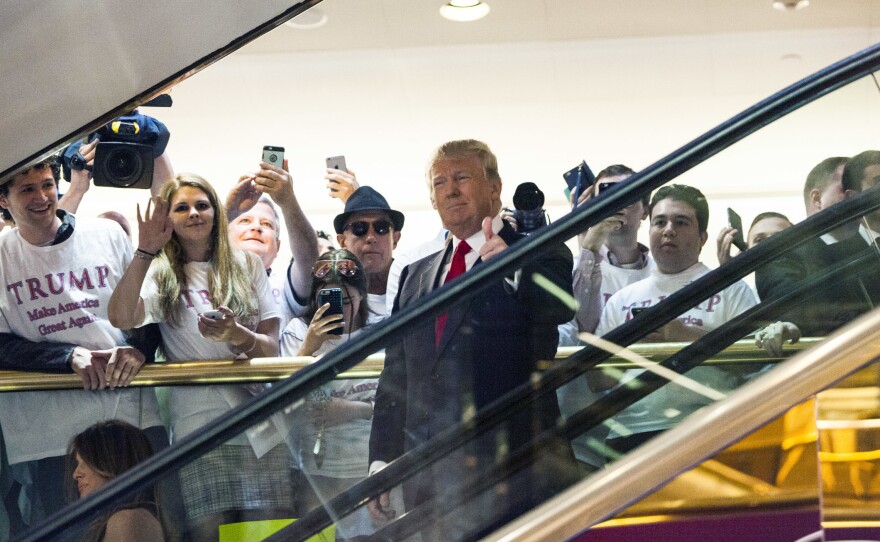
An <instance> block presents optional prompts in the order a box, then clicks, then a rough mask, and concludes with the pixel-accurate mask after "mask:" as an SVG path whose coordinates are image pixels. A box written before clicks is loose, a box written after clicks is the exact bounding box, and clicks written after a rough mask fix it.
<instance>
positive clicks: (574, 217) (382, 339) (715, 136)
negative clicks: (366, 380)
mask: <svg viewBox="0 0 880 542" xmlns="http://www.w3.org/2000/svg"><path fill="white" fill-rule="evenodd" d="M878 64H880V45H875V46H873V47H870V48H868V49H865V50H863V51H861V52H859V53H856V54H854V55H852V56H850V57H848V58H846V59H844V60H841V61H840V62H837V63H835V64H833V65H832V66H829V67H828V68H825V69H823V70H821V71H819V72H817V73H816V74H813V75H811V76H809V77H807V78H805V79H803V80H801V81H799V82H797V83H795V84H794V85H791V86H790V87H788V88H786V89H784V90H782V91H780V92H778V93H776V94H774V95H773V96H771V97H770V98H767V99H766V100H763V101H762V102H759V103H758V104H756V105H755V106H752V107H751V108H749V109H747V110H746V111H744V112H742V113H740V114H739V115H737V116H735V117H733V118H732V119H730V120H728V121H727V122H725V123H723V124H721V125H720V126H718V127H716V128H715V129H713V130H711V131H709V132H707V133H706V134H704V135H702V136H700V137H698V138H697V139H695V140H694V141H692V142H690V143H688V144H686V145H685V146H683V147H682V148H680V149H679V150H677V151H675V152H673V153H672V154H670V155H669V156H667V157H665V158H663V159H661V160H659V161H657V162H655V163H654V164H652V165H651V166H648V167H647V168H645V169H644V170H643V171H641V172H639V173H637V174H635V175H633V176H632V177H631V180H630V181H629V182H627V183H626V184H625V186H623V187H621V188H620V189H617V190H613V191H609V192H608V193H607V194H605V195H603V196H600V197H598V198H596V200H595V201H594V202H593V203H591V205H589V206H586V207H584V208H581V209H578V210H577V211H576V212H572V213H569V214H568V215H566V216H564V217H562V218H561V219H559V220H558V221H557V222H555V223H553V224H551V225H550V226H548V227H546V228H543V229H542V230H539V231H537V232H535V233H534V234H532V236H530V238H528V239H525V240H523V241H521V242H519V243H517V244H516V245H514V246H511V247H510V248H509V249H508V250H505V251H504V252H502V253H500V254H499V255H497V256H495V257H493V258H492V260H490V261H487V262H486V263H485V264H483V265H480V266H478V268H475V269H473V270H471V271H470V272H468V273H466V274H465V275H463V276H462V277H461V278H459V280H457V281H455V282H453V283H451V284H450V285H448V286H445V287H443V288H440V289H438V290H436V291H435V292H433V293H432V294H430V295H429V296H426V297H425V298H424V299H423V300H422V302H421V303H420V304H419V305H418V306H412V307H409V308H407V309H405V310H403V311H401V312H400V313H399V314H398V315H396V316H395V317H393V318H389V319H387V320H385V321H384V322H382V323H380V324H377V325H376V326H375V328H374V330H373V331H372V333H369V334H364V335H361V336H360V337H358V338H357V339H354V340H352V341H349V342H347V343H345V344H344V345H341V346H340V347H339V348H337V349H335V350H333V351H332V352H330V353H329V354H327V356H325V358H324V359H323V360H321V361H320V362H318V363H315V364H314V365H311V366H309V367H306V368H305V369H303V370H302V371H300V372H298V373H297V374H295V375H293V376H292V377H290V379H288V380H287V381H285V382H282V383H279V384H278V385H277V386H275V387H274V388H273V389H272V390H270V391H268V392H267V393H265V394H263V395H261V396H258V397H255V398H254V400H252V401H250V402H249V403H246V404H243V405H241V406H239V407H237V408H235V409H233V410H232V411H230V412H229V413H228V414H227V415H226V416H224V417H222V418H219V419H217V420H214V421H212V422H211V423H209V424H207V425H206V426H205V427H203V428H202V429H200V430H199V431H196V432H194V433H193V434H191V435H189V436H187V437H186V438H184V439H181V441H180V442H178V443H177V444H176V445H175V446H173V447H171V448H168V449H166V450H164V451H162V452H160V453H158V454H156V455H155V456H153V457H152V458H150V459H149V460H147V461H146V462H144V463H143V464H141V465H139V468H138V469H137V470H136V471H132V472H130V473H127V474H125V475H123V476H121V477H119V478H118V479H116V480H114V481H113V482H111V483H110V484H108V486H107V487H106V488H105V489H104V490H103V491H101V492H98V493H96V494H94V495H92V496H90V497H89V498H87V499H83V500H82V501H81V502H79V503H77V504H76V505H75V506H72V507H70V508H67V509H64V510H61V511H59V512H58V513H56V514H54V515H53V516H51V517H50V518H48V520H47V521H46V522H45V523H44V524H42V525H41V526H38V527H36V528H34V529H32V530H31V531H29V532H28V533H25V535H24V538H22V540H38V539H40V538H41V537H47V536H51V535H52V534H55V533H58V532H61V531H62V530H63V529H64V527H65V525H69V524H70V523H72V522H73V521H76V520H82V519H85V518H86V517H92V516H94V515H96V514H97V513H98V512H99V510H100V509H102V508H103V507H107V506H111V505H112V503H114V502H118V499H120V498H123V497H125V496H127V495H131V494H134V493H135V492H137V491H138V488H139V487H140V486H142V485H146V484H148V483H149V481H150V480H151V479H153V478H155V477H157V476H160V475H163V474H167V473H168V472H169V471H171V470H176V469H177V468H180V467H181V466H183V465H185V464H187V463H188V462H190V461H192V460H193V459H195V458H196V457H198V456H200V455H201V454H203V453H205V452H207V451H209V450H210V449H212V448H213V447H214V446H216V445H219V444H220V443H222V442H224V441H226V440H228V439H229V438H231V437H233V436H235V435H237V434H240V433H241V432H243V431H244V430H245V429H247V428H248V427H250V426H252V425H253V424H254V423H257V422H259V421H261V420H264V419H266V418H268V417H269V416H270V415H272V414H273V413H274V412H276V411H278V410H280V409H281V408H283V407H284V406H286V405H287V404H289V403H290V402H292V401H297V400H300V399H303V398H304V397H305V395H306V394H307V393H308V392H309V390H311V389H314V388H315V387H317V386H320V385H322V384H324V383H326V382H329V381H330V380H331V379H332V378H333V376H334V375H335V374H337V373H339V372H343V371H345V370H348V369H349V368H350V367H352V366H354V365H356V364H357V363H358V362H359V360H360V359H363V358H364V357H366V356H368V355H369V354H371V353H372V352H374V351H376V350H377V349H379V348H381V347H384V346H386V345H387V344H388V343H389V342H391V341H392V340H393V338H394V337H396V336H399V335H398V334H400V333H405V332H406V330H407V329H408V328H409V326H410V325H411V324H412V323H413V322H415V321H416V320H420V319H423V318H430V317H432V316H436V315H437V314H439V313H440V312H441V311H444V310H448V309H449V307H451V306H453V305H454V304H455V302H456V301H458V302H462V301H464V299H466V298H467V297H470V296H473V295H474V294H475V293H477V292H478V291H481V290H483V289H485V288H488V287H489V286H490V285H491V283H492V282H493V281H494V280H495V277H498V276H506V275H509V274H512V273H513V272H514V271H515V270H516V269H519V268H521V267H522V266H523V265H524V264H525V263H527V262H528V261H531V260H533V259H536V258H538V257H540V256H541V255H542V254H543V253H544V252H546V251H547V250H548V248H549V247H550V246H551V244H553V243H562V242H564V241H565V240H567V239H569V238H571V237H573V236H574V235H576V234H577V233H578V232H580V231H582V230H584V229H585V228H587V227H589V226H592V225H594V224H596V223H598V222H599V221H600V220H603V219H604V218H606V217H608V216H611V215H612V214H614V213H615V212H616V210H617V209H619V208H622V207H625V206H627V205H629V204H631V203H634V202H635V201H637V200H639V199H641V197H642V196H643V194H646V193H649V192H650V191H652V190H654V189H656V188H657V187H659V186H661V185H662V184H664V183H666V182H668V181H669V180H670V179H673V178H675V177H677V176H678V175H680V174H681V173H683V172H685V171H687V170H688V169H690V168H692V167H694V166H696V165H697V164H698V163H700V162H702V161H704V160H706V159H707V158H709V157H711V156H713V155H715V154H717V153H718V152H720V151H721V150H723V149H725V148H727V147H729V146H730V145H733V144H734V143H736V142H737V141H739V140H740V139H742V138H743V137H745V136H747V135H749V134H751V133H753V132H754V131H756V130H758V129H760V128H761V127H763V126H765V125H767V124H769V123H771V122H773V121H775V120H776V119H778V118H780V117H782V116H784V115H786V114H787V113H789V112H791V111H793V110H796V109H797V108H799V107H801V106H803V105H805V104H807V103H810V102H811V101H813V100H815V99H818V98H819V97H821V96H824V95H825V94H828V93H829V92H832V91H833V90H835V89H837V88H839V87H841V86H843V85H845V84H847V83H849V82H851V81H852V80H855V79H857V78H858V77H861V76H863V75H865V74H866V73H869V72H870V71H872V69H874V68H875V67H876V66H877V65H878ZM843 203H848V202H843ZM770 240H772V238H771V239H769V240H768V241H770ZM768 241H764V243H767V242H768ZM764 243H762V245H763V244H764ZM757 248H760V246H759V247H757ZM747 257H748V251H747V252H746V253H743V254H742V255H740V256H738V257H737V259H740V260H741V261H742V260H747V259H748V258H747ZM743 263H745V262H743ZM752 263H754V262H752ZM733 264H734V265H731V267H736V265H735V264H736V262H735V261H734V262H733ZM726 267H727V266H726ZM737 271H739V269H737ZM669 299H672V298H671V297H670V298H669ZM657 308H659V305H658V307H657ZM670 319H671V317H670ZM542 393H543V392H542ZM398 461H399V460H398ZM396 462H397V461H396ZM396 462H395V463H396ZM390 468H391V466H389V468H388V469H385V470H386V471H387V470H389V469H390ZM383 472H384V471H383ZM380 474H381V473H380Z"/></svg>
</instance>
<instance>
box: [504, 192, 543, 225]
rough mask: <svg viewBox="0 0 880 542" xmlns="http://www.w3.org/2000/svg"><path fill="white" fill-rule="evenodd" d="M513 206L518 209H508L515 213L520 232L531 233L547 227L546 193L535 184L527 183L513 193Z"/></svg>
mask: <svg viewBox="0 0 880 542" xmlns="http://www.w3.org/2000/svg"><path fill="white" fill-rule="evenodd" d="M513 206H514V207H515V208H516V209H514V210H511V209H508V211H511V212H512V213H513V218H514V220H516V228H517V231H518V232H520V233H531V232H533V231H535V230H537V229H538V228H541V227H543V226H546V225H547V223H548V221H547V212H546V211H545V210H544V193H543V192H541V190H540V189H539V188H538V185H536V184H535V183H530V182H526V183H522V184H520V185H519V186H517V187H516V191H515V192H514V193H513Z"/></svg>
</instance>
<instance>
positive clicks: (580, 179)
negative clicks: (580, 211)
mask: <svg viewBox="0 0 880 542" xmlns="http://www.w3.org/2000/svg"><path fill="white" fill-rule="evenodd" d="M562 178H563V179H565V184H566V185H568V188H566V189H565V197H566V198H568V199H569V201H571V193H572V192H574V204H575V207H577V201H578V199H579V198H580V197H581V192H582V191H583V190H584V189H585V188H587V187H589V186H593V183H595V182H596V176H595V175H593V171H592V170H591V169H590V166H588V165H587V162H586V161H585V160H582V161H581V163H580V164H578V165H577V166H575V167H573V168H572V169H570V170H568V171H566V172H565V173H563V174H562Z"/></svg>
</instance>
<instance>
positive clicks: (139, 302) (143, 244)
mask: <svg viewBox="0 0 880 542" xmlns="http://www.w3.org/2000/svg"><path fill="white" fill-rule="evenodd" d="M168 208H169V206H168V202H166V201H165V200H163V199H161V198H158V197H153V198H150V202H149V203H147V209H146V212H145V213H144V216H143V218H142V217H141V207H140V205H138V208H137V219H138V248H137V250H136V251H135V255H134V256H135V257H134V258H132V260H131V263H130V264H129V265H128V269H126V270H125V274H123V275H122V278H121V279H120V280H119V283H118V284H117V285H116V288H115V289H114V290H113V295H111V296H110V303H109V304H108V305H107V315H108V317H109V319H110V323H111V324H113V325H114V326H115V327H117V328H119V329H131V328H134V327H138V326H140V325H141V324H142V323H143V322H144V318H145V317H146V312H145V309H144V300H143V299H142V298H141V295H140V294H141V287H142V286H143V284H144V279H145V278H146V277H147V271H149V269H150V264H151V263H152V260H153V258H155V257H156V255H157V254H158V253H159V251H160V250H162V247H164V246H165V243H167V242H168V241H169V240H170V239H171V234H172V232H173V231H174V229H173V227H172V225H171V219H170V218H169V217H168Z"/></svg>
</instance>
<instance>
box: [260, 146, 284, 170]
mask: <svg viewBox="0 0 880 542" xmlns="http://www.w3.org/2000/svg"><path fill="white" fill-rule="evenodd" d="M263 162H266V163H267V164H269V165H271V166H275V167H284V147H272V146H271V145H266V146H265V147H263Z"/></svg>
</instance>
